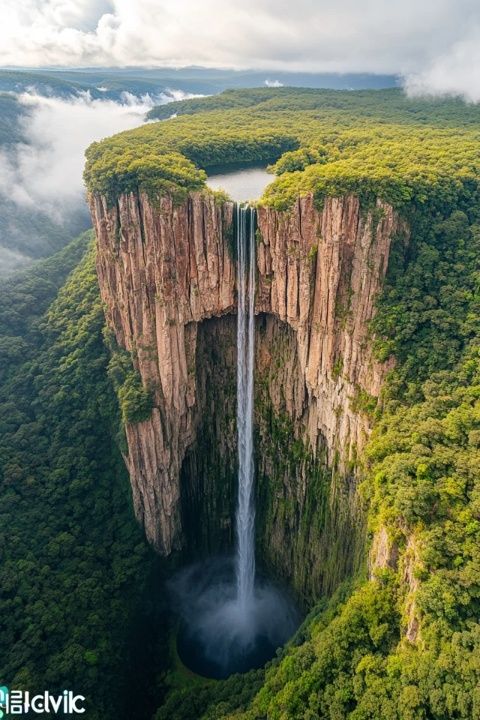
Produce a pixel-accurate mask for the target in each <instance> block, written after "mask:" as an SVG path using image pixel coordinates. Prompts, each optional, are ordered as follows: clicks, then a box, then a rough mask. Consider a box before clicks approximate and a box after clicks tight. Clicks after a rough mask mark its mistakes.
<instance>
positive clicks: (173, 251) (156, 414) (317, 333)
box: [90, 193, 404, 584]
mask: <svg viewBox="0 0 480 720" xmlns="http://www.w3.org/2000/svg"><path fill="white" fill-rule="evenodd" d="M90 206H91V213H92V218H93V222H94V227H95V230H96V235H97V241H98V254H97V266H98V277H99V283H100V290H101V294H102V299H103V301H104V303H105V311H106V317H107V322H108V324H109V326H110V327H111V328H112V329H113V331H114V333H115V335H116V339H117V342H118V343H119V345H120V346H122V347H124V348H126V349H127V350H129V351H131V352H132V355H133V357H134V361H135V364H136V366H137V368H138V370H139V372H140V374H141V377H142V381H143V383H144V384H145V385H146V386H148V387H149V388H150V389H151V390H152V393H153V398H154V408H153V411H152V414H151V417H150V418H149V419H147V420H145V421H143V422H141V423H138V424H136V425H128V426H127V427H126V435H127V443H128V454H127V455H126V457H125V461H126V463H127V466H128V470H129V473H130V478H131V483H132V490H133V499H134V507H135V512H136V515H137V517H138V519H139V520H140V521H141V522H142V523H143V525H144V527H145V532H146V534H147V537H148V539H149V540H150V541H151V542H152V543H153V544H154V545H155V547H156V548H157V549H158V550H159V551H160V552H161V553H163V554H169V553H170V552H171V551H172V550H173V549H176V548H179V547H181V546H182V544H183V543H184V542H185V535H184V532H183V530H182V516H184V509H183V510H182V492H183V493H184V495H185V493H187V494H188V492H193V491H192V487H193V486H192V487H190V489H188V488H186V485H188V482H189V481H188V479H187V478H185V472H186V469H185V463H189V464H190V471H189V472H187V475H188V476H189V477H190V478H192V476H193V475H194V474H196V473H197V472H199V468H200V466H201V465H202V460H201V457H200V453H199V451H198V448H199V440H203V439H204V437H205V433H208V432H209V431H210V430H211V429H212V427H213V426H214V425H215V423H213V424H212V423H210V426H209V427H207V428H206V427H205V418H206V417H207V416H208V417H212V413H213V412H214V410H213V409H212V406H213V405H214V404H215V403H214V402H213V400H212V398H213V396H214V395H215V392H214V390H213V387H212V383H215V382H216V381H218V382H221V383H223V385H224V386H225V387H223V388H222V389H221V390H222V393H223V394H222V395H221V397H220V396H219V399H218V401H217V405H218V404H220V405H221V406H222V408H218V409H217V416H218V417H217V420H216V423H217V425H218V432H217V437H218V436H219V435H220V434H221V433H222V432H223V431H224V430H225V428H228V427H229V434H230V436H232V437H234V435H235V433H234V425H228V424H227V425H222V422H223V421H219V418H220V417H221V414H222V413H225V412H226V408H228V409H229V410H228V412H229V416H228V417H229V419H228V422H230V421H231V415H232V413H231V412H230V411H231V410H232V408H233V407H234V404H232V402H233V401H232V393H234V387H233V388H232V387H230V386H229V387H227V385H229V383H230V385H231V382H233V381H232V380H231V373H230V375H229V370H228V368H230V370H231V367H232V364H233V363H234V360H235V357H234V353H233V351H232V347H231V345H232V341H231V340H232V338H233V335H232V333H231V331H229V330H228V329H227V326H226V325H225V323H227V321H228V322H230V323H231V320H232V318H228V317H225V316H229V315H232V314H233V313H234V312H235V301H236V287H235V262H234V259H232V257H233V255H232V252H231V246H232V214H233V212H232V211H233V206H232V204H231V203H225V204H223V205H219V204H216V203H215V201H214V199H213V197H211V196H208V195H202V194H200V193H195V194H192V195H191V196H190V197H189V198H188V200H187V201H186V202H184V203H183V204H182V205H180V206H174V204H173V202H172V200H171V199H170V198H168V197H164V198H161V199H160V200H159V201H158V202H156V203H153V202H151V201H150V200H149V199H148V197H147V196H146V195H144V194H139V195H137V194H134V193H132V194H129V195H124V196H121V197H120V198H119V200H118V201H117V203H116V204H115V205H114V206H109V205H108V203H107V202H106V200H105V199H104V198H103V197H100V196H91V197H90ZM399 230H404V228H402V227H401V221H400V219H399V218H398V216H397V215H396V214H395V212H394V211H393V210H392V208H391V207H390V206H388V205H386V204H384V203H381V202H377V205H376V207H375V208H374V209H373V210H371V211H369V212H362V210H361V208H360V204H359V201H358V199H357V198H356V197H354V196H347V197H344V198H327V199H326V200H325V202H324V205H323V207H322V208H320V209H319V208H316V207H315V205H314V201H313V198H312V197H311V196H307V197H304V198H301V199H298V201H297V202H296V204H295V206H294V208H293V209H292V210H291V211H289V212H278V211H275V210H273V209H271V208H262V207H260V208H259V210H258V233H257V235H258V243H257V295H256V312H257V313H258V317H259V323H260V325H259V326H258V329H257V359H256V362H257V370H256V372H258V386H259V387H258V391H257V396H258V398H259V409H258V411H257V416H258V417H257V426H258V432H259V435H260V440H261V452H260V451H259V453H258V454H259V458H258V461H257V462H258V467H259V473H260V475H261V476H262V477H266V476H267V475H268V473H269V469H268V461H267V459H266V457H267V455H268V452H267V451H268V447H267V445H268V437H267V436H268V432H269V430H268V428H267V425H266V424H265V421H264V420H263V421H262V418H261V410H262V407H264V406H265V403H267V404H268V406H269V412H270V413H271V412H273V413H274V414H275V415H276V416H278V417H284V416H285V418H287V419H288V421H289V422H291V430H292V442H293V440H294V439H295V441H296V442H300V443H301V444H302V447H304V448H306V449H308V452H309V453H311V456H312V458H314V459H315V458H316V459H317V460H318V462H321V463H322V466H323V467H324V468H332V467H333V466H335V468H336V472H337V474H343V475H344V476H345V475H347V474H348V472H347V470H348V467H349V463H350V461H352V460H353V459H354V457H355V453H356V451H357V450H358V449H359V448H361V446H362V445H363V444H364V442H365V440H366V438H367V436H368V432H369V427H368V418H367V415H366V414H365V413H364V412H362V401H363V400H364V399H365V398H369V397H370V396H373V397H375V396H377V395H378V393H379V391H380V389H381V386H382V381H383V378H384V376H385V373H386V371H387V370H388V368H387V367H386V366H385V365H381V364H379V363H378V362H376V361H375V359H374V358H373V355H372V342H371V337H370V336H369V322H370V320H371V318H372V317H373V314H374V309H375V299H376V297H377V295H378V292H379V290H380V288H381V285H382V281H383V278H384V275H385V272H386V269H387V265H388V257H389V250H390V244H391V240H392V238H393V236H394V235H395V233H396V232H398V231H399ZM215 318H224V319H223V320H218V321H215V322H216V323H217V325H218V323H220V324H222V323H224V329H223V330H222V328H221V327H218V326H217V325H216V326H215V331H213V330H212V331H210V330H209V331H208V332H207V331H206V330H204V328H205V322H206V321H207V322H208V321H209V319H215ZM261 318H264V320H263V323H264V327H263V331H262V327H261ZM265 323H266V325H265ZM272 323H273V324H272ZM212 327H213V326H212ZM282 328H283V329H282ZM285 328H286V329H285ZM262 332H263V333H264V335H263V337H264V338H265V339H264V341H262ZM285 333H287V335H288V338H287V340H285V337H286V335H285ZM200 336H201V340H199V337H200ZM228 338H230V340H229V339H228ZM282 338H283V340H282ZM281 343H283V345H282V347H286V350H285V353H283V355H282V352H283V351H282V350H281V348H280V344H281ZM228 344H230V349H229V348H228V347H224V346H225V345H228ZM214 346H216V347H214ZM201 348H203V350H202V351H201V352H202V353H203V354H202V357H207V356H206V355H205V352H206V350H208V352H209V353H210V355H209V356H208V357H210V358H211V363H213V364H212V368H214V369H215V368H216V369H215V372H213V373H212V372H210V374H208V373H206V370H205V368H204V369H203V371H202V368H200V367H199V353H200V349H201ZM215 352H216V353H217V355H218V354H220V355H221V356H222V357H221V359H220V360H219V359H218V357H217V358H213V359H212V353H214V354H215ZM209 362H210V361H209ZM205 363H207V360H205ZM274 366H275V367H277V369H278V372H276V373H274V372H273V371H272V368H273V367H274ZM202 372H203V374H202ZM205 373H206V374H205ZM215 373H216V374H215ZM219 378H223V380H221V381H220V380H219ZM227 378H230V380H228V381H227ZM262 398H263V405H262ZM209 408H210V409H209ZM225 422H227V421H225ZM232 422H233V421H232ZM269 422H270V424H271V421H269ZM223 434H225V433H223ZM199 435H200V437H199ZM228 442H229V441H224V445H225V443H226V445H225V448H226V449H225V453H227V451H228V452H230V453H232V452H233V451H234V440H232V441H231V443H230V445H229V446H228V448H227V445H228ZM282 442H283V444H284V445H285V442H286V443H287V444H288V436H287V439H286V438H285V437H284V438H283V440H282ZM195 448H197V450H195ZM270 449H272V448H270ZM273 450H274V448H273ZM211 451H212V450H211V447H210V452H211ZM228 462H229V463H230V464H231V465H232V472H233V473H234V464H235V463H234V462H233V464H232V460H231V457H230V459H229V461H228ZM207 464H208V463H207ZM203 465H205V463H203ZM181 478H183V479H182V481H181ZM299 478H301V482H302V483H303V484H304V485H305V484H308V473H307V472H306V471H305V472H303V471H302V473H300V475H298V476H297V478H296V480H297V481H298V480H299ZM296 480H295V478H292V481H293V482H295V481H296ZM225 482H226V485H225V487H226V486H227V485H228V483H231V479H230V480H229V481H228V483H227V481H225ZM285 482H287V480H285ZM182 485H183V489H182ZM350 485H351V482H350V481H349V486H350ZM202 492H203V493H204V494H205V492H207V490H206V489H205V488H203V490H202ZM209 492H210V491H209ZM298 493H300V494H302V493H303V496H306V493H307V490H306V489H305V488H303V490H301V489H299V488H294V487H292V488H289V490H288V494H289V497H290V495H292V497H297V496H298ZM224 494H225V493H224ZM226 494H227V495H228V493H226ZM307 494H308V493H307ZM198 495H199V493H198V492H197V501H198V503H199V505H198V507H199V511H200V509H201V508H203V509H205V508H204V500H205V499H204V498H203V499H202V498H200V499H199V497H198ZM226 502H227V505H228V503H230V505H231V498H230V500H228V501H226ZM329 502H331V500H330V501H329ZM202 503H203V504H202ZM183 504H184V503H183ZM277 504H278V503H277ZM277 510H278V507H277ZM227 516H228V512H227V513H226V516H225V518H224V520H225V524H226V525H228V522H229V521H228V518H227ZM277 519H278V518H277ZM274 525H275V522H274ZM275 527H277V530H278V527H280V526H279V524H278V523H277V524H276V525H275ZM272 529H273V525H272ZM292 530H293V531H294V530H295V527H292ZM287 540H288V538H286V536H285V533H284V534H283V535H282V537H281V538H280V537H279V539H278V543H282V542H285V541H287ZM292 542H294V541H293V540H292V539H291V538H290V543H292ZM290 560H291V558H290ZM286 562H287V558H285V563H286ZM299 584H301V582H300V581H299Z"/></svg>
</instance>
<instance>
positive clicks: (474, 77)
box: [405, 25, 480, 103]
mask: <svg viewBox="0 0 480 720" xmlns="http://www.w3.org/2000/svg"><path fill="white" fill-rule="evenodd" d="M405 87H406V90H407V92H408V94H409V95H411V96H415V95H461V96H462V97H464V98H465V99H466V100H468V101H469V102H474V103H478V102H480V26H479V25H476V26H475V27H473V28H472V29H471V30H470V32H469V33H468V36H467V37H465V38H464V39H463V40H461V41H459V42H457V43H455V44H454V45H453V46H452V47H450V48H448V49H446V50H445V52H444V53H442V54H440V55H439V56H438V57H437V58H435V59H434V60H433V61H432V62H431V63H430V64H429V65H428V67H426V68H425V69H424V70H422V71H421V72H419V73H417V74H412V75H410V76H408V77H407V78H406V82H405Z"/></svg>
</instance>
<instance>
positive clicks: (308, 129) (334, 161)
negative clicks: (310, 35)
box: [85, 88, 480, 209]
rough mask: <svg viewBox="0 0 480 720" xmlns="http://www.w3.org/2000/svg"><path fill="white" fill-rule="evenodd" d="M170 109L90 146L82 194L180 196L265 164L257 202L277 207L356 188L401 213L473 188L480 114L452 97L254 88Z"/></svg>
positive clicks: (477, 164) (478, 156) (479, 147)
mask: <svg viewBox="0 0 480 720" xmlns="http://www.w3.org/2000/svg"><path fill="white" fill-rule="evenodd" d="M182 108H185V113H184V114H183V113H182ZM173 109H174V110H175V112H176V113H177V117H174V118H171V119H169V120H165V121H161V122H155V123H150V124H148V125H145V126H143V127H140V128H137V129H135V130H130V131H127V132H124V133H120V134H119V135H115V136H114V137H112V138H108V139H106V140H103V141H101V142H98V143H93V145H91V146H90V148H89V149H88V151H87V165H86V169H85V180H86V184H87V187H88V188H89V190H90V191H92V192H98V193H103V194H106V195H107V196H109V198H110V199H113V198H115V197H116V196H117V195H118V194H119V193H122V192H129V191H133V190H136V189H137V188H140V189H143V190H146V191H147V192H149V193H153V194H158V193H159V194H162V193H173V194H174V195H175V196H176V197H177V198H178V199H179V200H181V199H182V198H184V197H185V194H186V193H187V192H188V191H190V190H200V189H202V188H204V187H205V172H204V171H205V170H207V171H208V169H209V168H210V167H213V166H215V165H219V164H222V165H226V164H229V163H245V164H248V163H257V164H260V163H265V164H267V163H273V168H272V169H273V171H274V172H275V173H276V174H277V175H279V177H278V179H277V180H276V182H275V183H274V184H273V185H271V186H269V187H268V188H267V190H266V192H265V194H264V196H263V198H262V201H261V202H263V203H266V204H269V205H273V206H275V207H276V208H278V209H284V208H287V207H288V206H289V205H291V204H292V202H294V200H295V198H296V197H297V196H298V195H301V194H305V193H308V192H313V193H314V194H315V196H316V197H317V199H318V200H321V198H322V197H324V196H325V195H340V194H343V193H345V192H356V193H359V194H360V195H361V196H362V197H363V198H365V199H366V200H369V199H371V198H372V197H374V196H378V197H380V198H382V199H384V200H387V201H389V202H391V203H392V204H393V205H394V206H396V207H403V206H405V205H406V204H409V203H410V202H415V203H420V204H421V203H422V202H425V200H426V198H427V196H429V195H430V196H431V195H432V194H433V193H434V194H435V195H436V196H437V197H438V198H439V199H440V201H441V200H442V199H443V198H446V199H447V201H449V202H450V201H451V200H452V198H456V197H457V196H458V194H459V192H460V191H462V192H463V191H465V192H467V194H468V193H471V192H476V191H477V184H478V183H477V176H478V170H479V167H480V110H479V109H478V107H476V106H466V105H465V104H464V103H462V102H461V101H460V100H452V99H450V100H436V101H435V100H418V99H417V100H409V99H407V98H406V97H405V96H404V95H403V94H402V92H401V91H400V90H384V91H356V92H341V91H333V90H308V89H293V88H277V89H269V88H264V89H254V90H244V91H239V90H237V91H227V92H225V93H222V94H221V95H218V96H214V97H209V98H203V99H198V98H197V99H193V100H186V101H183V102H180V103H175V108H173ZM285 153H286V155H285ZM282 156H283V157H282ZM277 161H278V162H277Z"/></svg>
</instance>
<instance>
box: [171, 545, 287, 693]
mask: <svg viewBox="0 0 480 720" xmlns="http://www.w3.org/2000/svg"><path fill="white" fill-rule="evenodd" d="M169 589H170V592H171V597H172V603H173V606H174V607H175V609H176V612H177V613H178V614H179V616H180V623H181V624H180V630H179V633H178V636H177V651H178V654H179V656H180V659H181V660H182V662H183V663H184V664H185V665H186V666H187V667H188V668H190V670H192V671H193V672H195V673H197V674H198V675H203V676H205V677H211V678H218V679H221V678H226V677H228V676H229V675H232V674H233V673H243V672H246V671H247V670H251V669H253V668H259V667H262V666H263V665H264V664H265V663H266V662H267V661H268V660H270V659H271V658H272V657H274V656H275V653H276V650H277V648H279V647H281V646H282V645H284V644H285V642H286V641H287V640H288V639H289V638H290V637H291V636H292V635H293V633H294V632H295V630H296V629H297V627H298V625H299V622H300V616H299V613H298V611H297V609H296V607H295V604H294V603H293V601H292V600H291V599H290V598H289V596H288V595H287V594H286V593H285V592H284V591H283V590H282V589H281V588H279V587H277V586H275V585H274V584H273V583H271V582H269V581H268V580H267V579H266V578H262V577H257V579H256V582H255V586H254V592H253V595H252V596H251V598H250V600H249V602H248V603H247V604H246V605H242V604H241V603H240V602H239V598H238V592H237V583H236V577H235V559H234V558H225V557H223V558H212V559H210V560H208V561H206V562H203V563H198V564H196V565H192V566H190V567H188V568H185V569H184V570H182V571H181V572H180V573H179V574H178V575H177V576H176V577H175V578H174V579H173V580H172V581H171V582H170V584H169Z"/></svg>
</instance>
